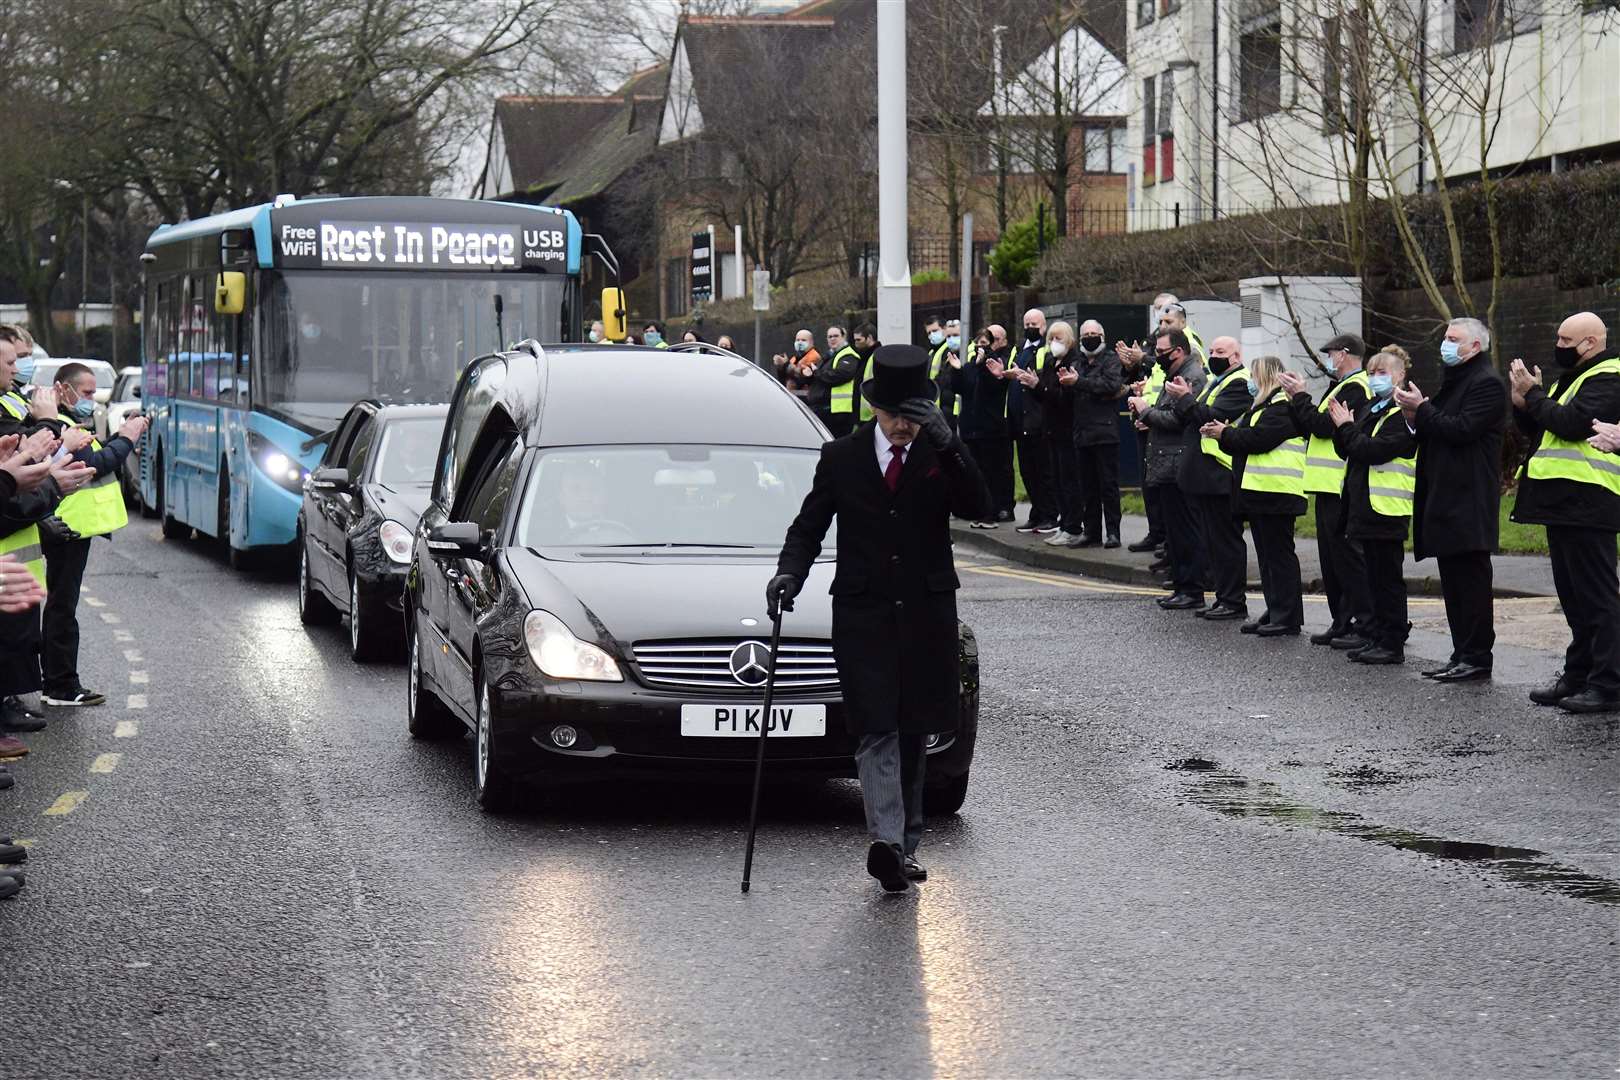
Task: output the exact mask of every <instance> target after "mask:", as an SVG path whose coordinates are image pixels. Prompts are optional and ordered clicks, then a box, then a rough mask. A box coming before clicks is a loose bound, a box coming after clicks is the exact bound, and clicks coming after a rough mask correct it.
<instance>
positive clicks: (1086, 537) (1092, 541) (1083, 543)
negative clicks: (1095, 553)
mask: <svg viewBox="0 0 1620 1080" xmlns="http://www.w3.org/2000/svg"><path fill="white" fill-rule="evenodd" d="M1101 542H1102V541H1100V540H1098V539H1097V535H1096V534H1095V533H1088V532H1083V533H1081V534H1080V539H1078V540H1076V541H1075V542H1074V543H1072V544H1070V545H1069V546H1070V547H1077V548H1082V547H1096V546H1097V545H1098V544H1099V543H1101Z"/></svg>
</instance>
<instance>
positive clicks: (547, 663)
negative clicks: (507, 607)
mask: <svg viewBox="0 0 1620 1080" xmlns="http://www.w3.org/2000/svg"><path fill="white" fill-rule="evenodd" d="M523 640H524V642H525V643H526V644H527V645H528V646H529V658H530V659H531V660H533V661H534V666H535V667H537V668H539V669H540V674H542V675H545V676H547V677H549V678H553V679H579V680H581V681H582V682H623V681H624V676H623V675H621V674H619V665H618V664H617V663H616V662H615V661H614V659H613V657H611V656H609V655H608V654H607V653H605V652H603V651H602V650H601V649H599V648H597V647H596V646H595V645H592V644H590V643H589V642H585V641H581V640H579V638H577V637H575V636H574V635H573V632H572V631H570V630H569V629H568V627H566V626H564V625H563V621H562V620H561V619H559V618H557V616H555V615H553V614H552V613H551V612H549V611H538V610H536V611H531V612H529V614H528V617H527V618H525V619H524V620H523Z"/></svg>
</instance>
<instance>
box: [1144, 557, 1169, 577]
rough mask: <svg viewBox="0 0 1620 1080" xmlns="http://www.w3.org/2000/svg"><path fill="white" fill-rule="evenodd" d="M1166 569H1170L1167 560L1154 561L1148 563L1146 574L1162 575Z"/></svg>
mask: <svg viewBox="0 0 1620 1080" xmlns="http://www.w3.org/2000/svg"><path fill="white" fill-rule="evenodd" d="M1168 569H1170V560H1169V559H1154V560H1153V561H1152V562H1150V563H1148V573H1150V574H1162V573H1164V572H1165V571H1166V570H1168Z"/></svg>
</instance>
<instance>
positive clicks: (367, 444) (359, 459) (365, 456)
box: [345, 415, 377, 481]
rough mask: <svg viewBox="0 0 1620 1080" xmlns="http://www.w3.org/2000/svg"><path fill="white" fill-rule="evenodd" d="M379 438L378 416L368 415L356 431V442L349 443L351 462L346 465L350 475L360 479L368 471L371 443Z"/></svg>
mask: <svg viewBox="0 0 1620 1080" xmlns="http://www.w3.org/2000/svg"><path fill="white" fill-rule="evenodd" d="M376 438H377V417H376V416H375V415H371V416H367V417H365V418H364V419H362V420H361V421H360V429H359V430H358V431H356V432H355V433H354V442H352V443H350V444H349V463H348V465H346V466H345V468H347V469H348V470H349V476H350V477H352V478H353V479H354V480H356V481H358V480H359V479H360V477H361V476H362V475H364V474H365V471H366V463H367V462H368V461H370V460H371V444H372V442H373V441H374V440H375V439H376Z"/></svg>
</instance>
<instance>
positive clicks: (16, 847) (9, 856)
mask: <svg viewBox="0 0 1620 1080" xmlns="http://www.w3.org/2000/svg"><path fill="white" fill-rule="evenodd" d="M27 861H28V849H27V848H25V847H23V846H22V845H21V844H13V843H12V842H11V837H9V836H0V863H20V862H27Z"/></svg>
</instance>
